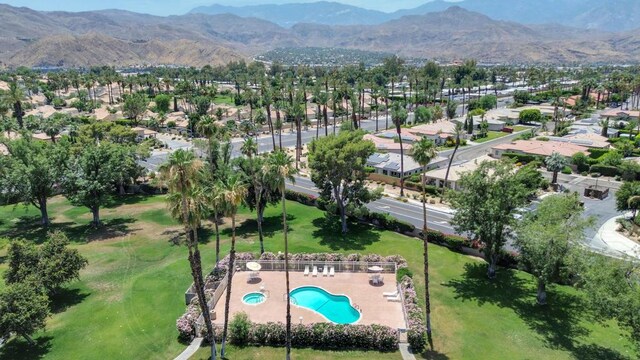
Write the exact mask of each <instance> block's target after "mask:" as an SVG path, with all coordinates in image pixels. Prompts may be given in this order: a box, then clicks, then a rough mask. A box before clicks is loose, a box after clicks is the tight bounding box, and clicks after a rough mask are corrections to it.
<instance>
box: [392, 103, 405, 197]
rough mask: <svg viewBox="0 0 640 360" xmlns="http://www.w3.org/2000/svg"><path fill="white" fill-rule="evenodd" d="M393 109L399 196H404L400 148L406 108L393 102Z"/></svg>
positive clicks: (402, 159) (402, 153)
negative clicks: (398, 156) (398, 148)
mask: <svg viewBox="0 0 640 360" xmlns="http://www.w3.org/2000/svg"><path fill="white" fill-rule="evenodd" d="M393 105H394V107H393V111H392V114H391V119H392V120H393V123H394V124H395V126H396V132H397V133H398V142H399V143H400V196H404V149H403V148H402V125H404V123H405V121H407V117H408V116H409V115H408V114H407V110H405V109H404V108H403V107H402V106H400V104H398V103H394V104H393Z"/></svg>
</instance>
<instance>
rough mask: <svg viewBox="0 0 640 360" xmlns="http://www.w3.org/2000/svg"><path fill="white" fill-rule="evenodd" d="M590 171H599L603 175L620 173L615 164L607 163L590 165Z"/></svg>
mask: <svg viewBox="0 0 640 360" xmlns="http://www.w3.org/2000/svg"><path fill="white" fill-rule="evenodd" d="M589 172H590V173H592V174H593V173H599V174H600V175H603V176H617V175H620V171H619V170H618V168H617V167H615V166H607V165H591V167H590V168H589Z"/></svg>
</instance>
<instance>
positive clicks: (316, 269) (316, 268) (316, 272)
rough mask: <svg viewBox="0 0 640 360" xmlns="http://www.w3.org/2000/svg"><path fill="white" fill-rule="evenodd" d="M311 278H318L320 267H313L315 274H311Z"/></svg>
mask: <svg viewBox="0 0 640 360" xmlns="http://www.w3.org/2000/svg"><path fill="white" fill-rule="evenodd" d="M311 276H318V267H317V266H315V265H314V266H313V272H312V273H311Z"/></svg>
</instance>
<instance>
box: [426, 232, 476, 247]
mask: <svg viewBox="0 0 640 360" xmlns="http://www.w3.org/2000/svg"><path fill="white" fill-rule="evenodd" d="M421 235H422V234H421ZM427 235H428V236H429V242H431V243H436V244H441V245H445V246H447V247H449V248H451V249H454V250H457V251H462V248H463V247H465V246H466V247H471V242H470V241H469V239H467V238H465V237H462V236H458V235H450V234H443V233H441V232H438V231H435V230H428V231H427Z"/></svg>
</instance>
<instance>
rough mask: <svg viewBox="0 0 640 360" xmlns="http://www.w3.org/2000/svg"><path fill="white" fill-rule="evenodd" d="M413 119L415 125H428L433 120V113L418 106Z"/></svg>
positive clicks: (424, 107) (422, 106)
mask: <svg viewBox="0 0 640 360" xmlns="http://www.w3.org/2000/svg"><path fill="white" fill-rule="evenodd" d="M415 118H416V119H415V120H416V122H417V123H430V122H431V120H433V112H432V111H431V109H429V108H427V107H426V106H424V105H420V106H418V108H416V111H415Z"/></svg>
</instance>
